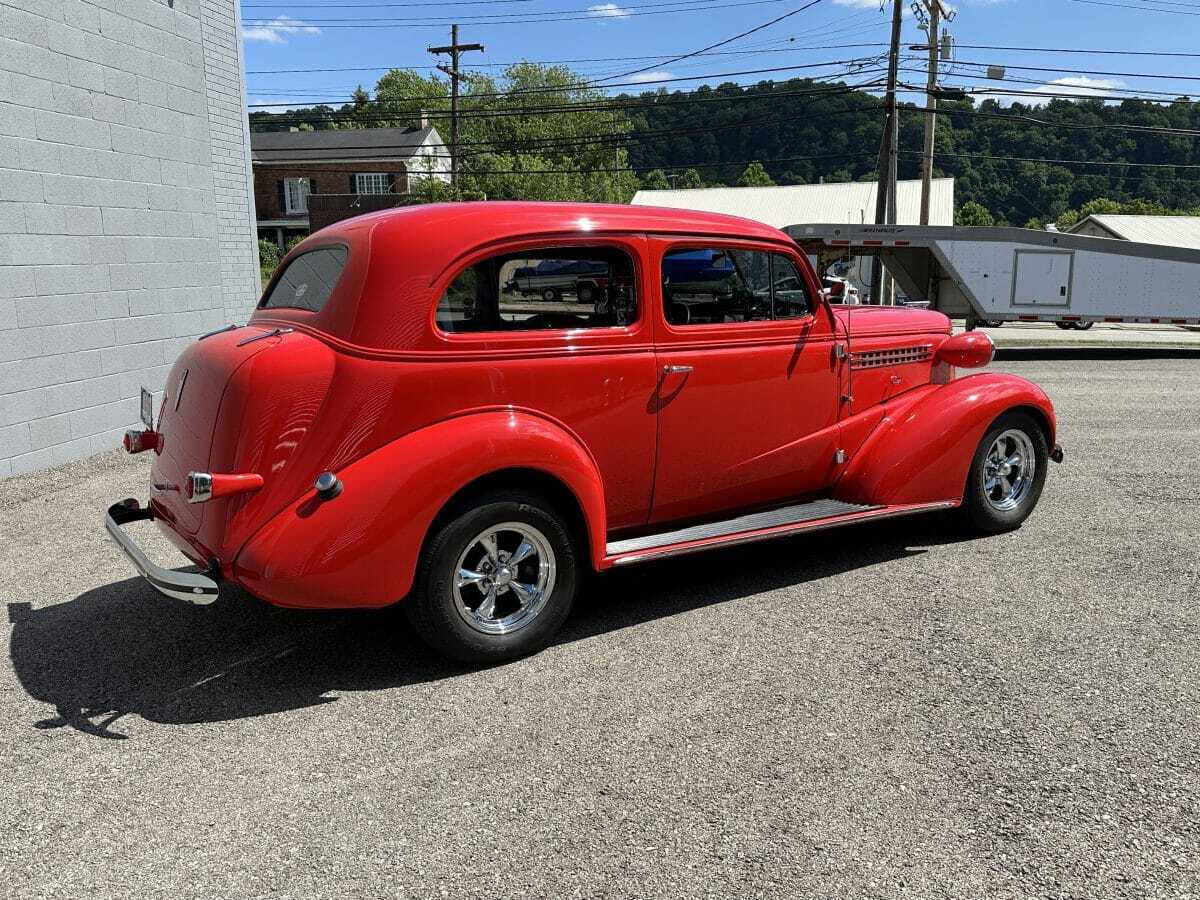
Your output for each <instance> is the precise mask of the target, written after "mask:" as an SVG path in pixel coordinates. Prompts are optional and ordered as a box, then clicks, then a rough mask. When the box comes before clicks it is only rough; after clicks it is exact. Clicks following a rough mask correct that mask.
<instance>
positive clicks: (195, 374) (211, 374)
mask: <svg viewBox="0 0 1200 900" xmlns="http://www.w3.org/2000/svg"><path fill="white" fill-rule="evenodd" d="M279 340H280V338H279V337H278V336H273V335H272V331H271V330H270V329H264V328H253V327H246V328H235V329H231V330H229V331H222V332H218V333H217V334H212V335H208V336H207V337H203V338H201V339H200V340H198V341H196V342H195V343H194V344H192V345H191V346H189V347H188V348H187V349H186V350H185V351H184V352H183V354H182V355H181V356H180V357H179V359H178V360H177V361H176V362H175V365H174V367H173V368H172V369H171V373H170V375H168V376H167V383H166V387H165V389H164V391H163V400H162V406H161V407H160V409H159V413H158V422H157V424H156V430H157V431H158V433H159V434H160V435H162V445H161V449H160V451H159V452H158V454H157V456H156V458H155V460H154V468H153V470H152V472H151V494H150V497H151V500H152V502H153V503H154V505H155V507H156V509H157V511H158V512H159V514H160V515H162V517H163V518H164V519H166V520H167V521H168V522H169V523H171V525H173V526H174V527H175V529H176V530H177V531H179V532H181V533H183V534H187V535H195V534H196V533H197V532H198V531H199V530H200V528H201V526H202V525H203V524H204V517H205V513H206V511H207V508H208V507H210V506H212V503H211V502H210V503H189V502H188V500H187V494H186V493H185V488H186V480H187V476H188V473H189V472H207V471H210V466H211V456H212V448H213V442H214V439H215V438H216V437H217V436H218V431H219V430H224V429H230V428H236V427H238V425H237V423H234V422H228V421H224V422H223V421H221V401H222V398H223V397H224V396H225V392H226V388H227V386H228V385H229V383H230V380H231V379H232V378H233V375H234V373H235V372H236V371H237V370H238V369H239V368H240V367H241V366H243V365H245V363H246V362H247V361H249V360H250V359H251V358H253V357H254V356H255V355H257V354H259V353H263V352H264V351H266V350H267V349H268V348H269V347H271V346H272V345H273V344H276V343H278V341H279Z"/></svg>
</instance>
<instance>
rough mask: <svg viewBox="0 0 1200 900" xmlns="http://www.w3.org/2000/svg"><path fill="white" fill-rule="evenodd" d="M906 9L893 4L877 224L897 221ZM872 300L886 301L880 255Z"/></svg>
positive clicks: (875, 262)
mask: <svg viewBox="0 0 1200 900" xmlns="http://www.w3.org/2000/svg"><path fill="white" fill-rule="evenodd" d="M903 13H904V10H903V8H902V0H894V2H893V4H892V43H891V50H890V51H889V54H888V78H887V97H886V99H885V102H884V109H885V110H886V118H885V119H884V126H883V140H882V141H880V144H879V183H878V185H877V186H876V189H875V224H876V225H884V224H887V225H894V224H895V223H896V170H897V161H898V159H899V152H900V148H899V147H898V146H897V145H898V144H899V143H900V122H899V118H898V117H897V115H896V78H897V76H898V72H899V68H900V19H901V16H902V15H903ZM871 302H872V303H875V304H880V303H882V302H883V260H882V259H881V258H880V257H879V256H878V254H877V255H876V256H875V259H874V260H873V261H872V263H871Z"/></svg>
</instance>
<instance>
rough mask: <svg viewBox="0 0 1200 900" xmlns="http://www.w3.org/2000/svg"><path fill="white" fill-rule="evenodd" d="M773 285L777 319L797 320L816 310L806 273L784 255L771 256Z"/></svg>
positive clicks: (774, 254) (775, 254)
mask: <svg viewBox="0 0 1200 900" xmlns="http://www.w3.org/2000/svg"><path fill="white" fill-rule="evenodd" d="M771 285H772V289H773V290H774V292H775V306H774V309H775V318H776V319H796V318H799V317H800V316H807V315H808V314H809V313H810V312H813V311H814V310H815V309H816V306H815V305H814V304H813V299H812V297H810V296H809V293H808V282H806V281H805V280H804V273H802V272H801V271H800V270H799V269H797V268H796V264H795V263H794V262H792V260H791V259H789V258H788V257H786V256H784V255H783V254H782V253H772V254H771Z"/></svg>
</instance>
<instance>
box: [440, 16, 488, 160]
mask: <svg viewBox="0 0 1200 900" xmlns="http://www.w3.org/2000/svg"><path fill="white" fill-rule="evenodd" d="M428 49H429V52H430V53H434V54H439V53H448V54H449V55H450V65H449V66H443V65H439V66H438V67H437V68H438V71H441V72H445V73H446V74H447V75H449V76H450V183H451V184H454V183H455V182H457V181H458V82H459V80H460V79H461V78H462V77H463V76H462V73H461V72H459V71H458V58H459V56H460V55H461V54H463V53H466V52H468V51H469V50H478V51H479V52H481V53H482V52H483V44H460V43H459V42H458V26H457V25H451V26H450V44H449V46H446V47H429V48H428Z"/></svg>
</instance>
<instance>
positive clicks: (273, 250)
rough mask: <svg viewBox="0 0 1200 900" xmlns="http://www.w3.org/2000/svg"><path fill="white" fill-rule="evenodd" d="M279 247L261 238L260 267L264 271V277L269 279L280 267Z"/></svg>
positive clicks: (259, 245)
mask: <svg viewBox="0 0 1200 900" xmlns="http://www.w3.org/2000/svg"><path fill="white" fill-rule="evenodd" d="M279 259H280V254H279V245H278V244H276V243H275V242H274V241H268V240H266V239H264V238H259V241H258V266H259V268H260V269H262V273H263V276H264V277H267V278H269V277H270V276H271V273H273V272H274V271H275V269H276V267H278V265H279Z"/></svg>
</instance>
